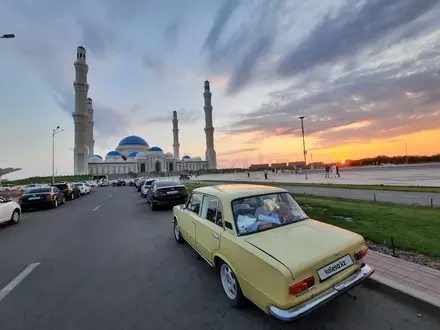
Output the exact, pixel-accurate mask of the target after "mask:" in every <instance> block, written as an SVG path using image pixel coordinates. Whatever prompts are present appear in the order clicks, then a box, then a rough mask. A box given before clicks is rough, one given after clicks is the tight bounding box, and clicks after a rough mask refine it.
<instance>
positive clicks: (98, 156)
mask: <svg viewBox="0 0 440 330" xmlns="http://www.w3.org/2000/svg"><path fill="white" fill-rule="evenodd" d="M92 157H97V158H99V159H102V157H101V156H100V155H90V156H89V158H92Z"/></svg>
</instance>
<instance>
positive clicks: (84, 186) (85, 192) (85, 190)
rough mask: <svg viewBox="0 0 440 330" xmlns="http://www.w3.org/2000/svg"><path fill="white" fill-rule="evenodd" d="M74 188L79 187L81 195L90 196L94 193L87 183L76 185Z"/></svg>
mask: <svg viewBox="0 0 440 330" xmlns="http://www.w3.org/2000/svg"><path fill="white" fill-rule="evenodd" d="M74 186H75V187H78V189H79V192H80V194H81V195H88V194H90V193H91V192H92V190H91V189H90V186H89V185H88V184H87V183H84V182H80V183H75V184H74Z"/></svg>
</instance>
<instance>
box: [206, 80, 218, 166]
mask: <svg viewBox="0 0 440 330" xmlns="http://www.w3.org/2000/svg"><path fill="white" fill-rule="evenodd" d="M211 96H212V94H211V91H210V89H209V81H208V80H207V81H205V92H204V93H203V97H204V98H205V106H204V107H203V109H204V110H205V135H206V152H205V157H206V161H207V162H208V169H210V170H211V169H216V168H217V154H216V152H215V150H214V127H213V126H212V105H211Z"/></svg>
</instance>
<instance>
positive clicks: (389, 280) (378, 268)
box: [365, 250, 440, 308]
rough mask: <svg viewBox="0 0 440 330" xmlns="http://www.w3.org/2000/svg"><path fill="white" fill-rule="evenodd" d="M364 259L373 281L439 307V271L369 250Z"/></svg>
mask: <svg viewBox="0 0 440 330" xmlns="http://www.w3.org/2000/svg"><path fill="white" fill-rule="evenodd" d="M365 259H366V263H367V264H369V265H370V266H373V267H374V268H375V272H374V274H373V275H372V276H371V279H372V280H373V281H376V282H379V283H380V284H383V285H386V286H388V287H391V288H392V289H394V290H398V291H400V292H403V293H405V294H407V295H409V296H412V297H414V298H417V299H419V300H422V301H425V302H427V303H429V304H431V305H434V306H436V307H439V308H440V271H438V270H436V269H432V268H429V267H424V266H421V265H418V264H415V263H412V262H409V261H405V260H401V259H398V258H394V257H392V256H388V255H385V254H382V253H379V252H375V251H371V250H370V251H369V252H368V255H367V256H366V257H365Z"/></svg>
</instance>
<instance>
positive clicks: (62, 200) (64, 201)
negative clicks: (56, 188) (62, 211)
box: [61, 196, 66, 204]
mask: <svg viewBox="0 0 440 330" xmlns="http://www.w3.org/2000/svg"><path fill="white" fill-rule="evenodd" d="M65 203H66V197H64V196H63V199H61V204H65Z"/></svg>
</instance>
